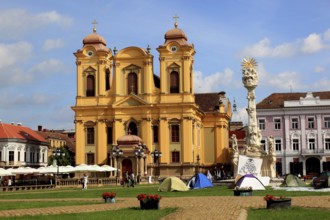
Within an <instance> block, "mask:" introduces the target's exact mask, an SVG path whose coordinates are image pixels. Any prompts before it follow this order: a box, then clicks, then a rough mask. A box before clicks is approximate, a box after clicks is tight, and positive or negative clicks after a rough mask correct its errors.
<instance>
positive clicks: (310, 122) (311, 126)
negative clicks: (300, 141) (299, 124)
mask: <svg viewBox="0 0 330 220" xmlns="http://www.w3.org/2000/svg"><path fill="white" fill-rule="evenodd" d="M307 123H308V125H307V127H308V128H309V129H313V128H314V118H307Z"/></svg>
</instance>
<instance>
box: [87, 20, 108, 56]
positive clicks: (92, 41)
mask: <svg viewBox="0 0 330 220" xmlns="http://www.w3.org/2000/svg"><path fill="white" fill-rule="evenodd" d="M93 24H94V25H96V21H94V23H93ZM83 44H84V47H85V46H88V45H89V46H92V47H94V48H95V50H96V51H108V48H107V47H106V46H107V42H106V41H105V39H104V38H103V37H102V36H101V35H99V34H97V33H96V26H94V28H93V33H91V34H89V35H87V36H86V37H84V39H83Z"/></svg>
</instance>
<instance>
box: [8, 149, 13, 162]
mask: <svg viewBox="0 0 330 220" xmlns="http://www.w3.org/2000/svg"><path fill="white" fill-rule="evenodd" d="M13 161H14V151H9V162H13Z"/></svg>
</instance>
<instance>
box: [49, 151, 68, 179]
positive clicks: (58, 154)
mask: <svg viewBox="0 0 330 220" xmlns="http://www.w3.org/2000/svg"><path fill="white" fill-rule="evenodd" d="M52 155H53V157H54V160H55V161H56V165H57V176H58V175H59V172H60V170H59V169H60V165H59V162H60V159H62V158H63V157H65V152H64V151H63V150H61V149H56V150H55V151H53V153H52Z"/></svg>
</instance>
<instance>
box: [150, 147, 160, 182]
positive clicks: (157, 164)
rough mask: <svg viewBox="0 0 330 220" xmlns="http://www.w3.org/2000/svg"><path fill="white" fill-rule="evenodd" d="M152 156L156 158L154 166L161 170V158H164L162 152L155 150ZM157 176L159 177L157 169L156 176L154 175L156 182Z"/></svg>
mask: <svg viewBox="0 0 330 220" xmlns="http://www.w3.org/2000/svg"><path fill="white" fill-rule="evenodd" d="M151 156H152V157H153V158H154V164H156V167H157V168H159V158H160V157H161V156H162V152H160V151H158V150H157V149H155V150H154V151H153V152H151ZM156 175H157V171H156V168H155V175H154V176H155V180H156Z"/></svg>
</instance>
